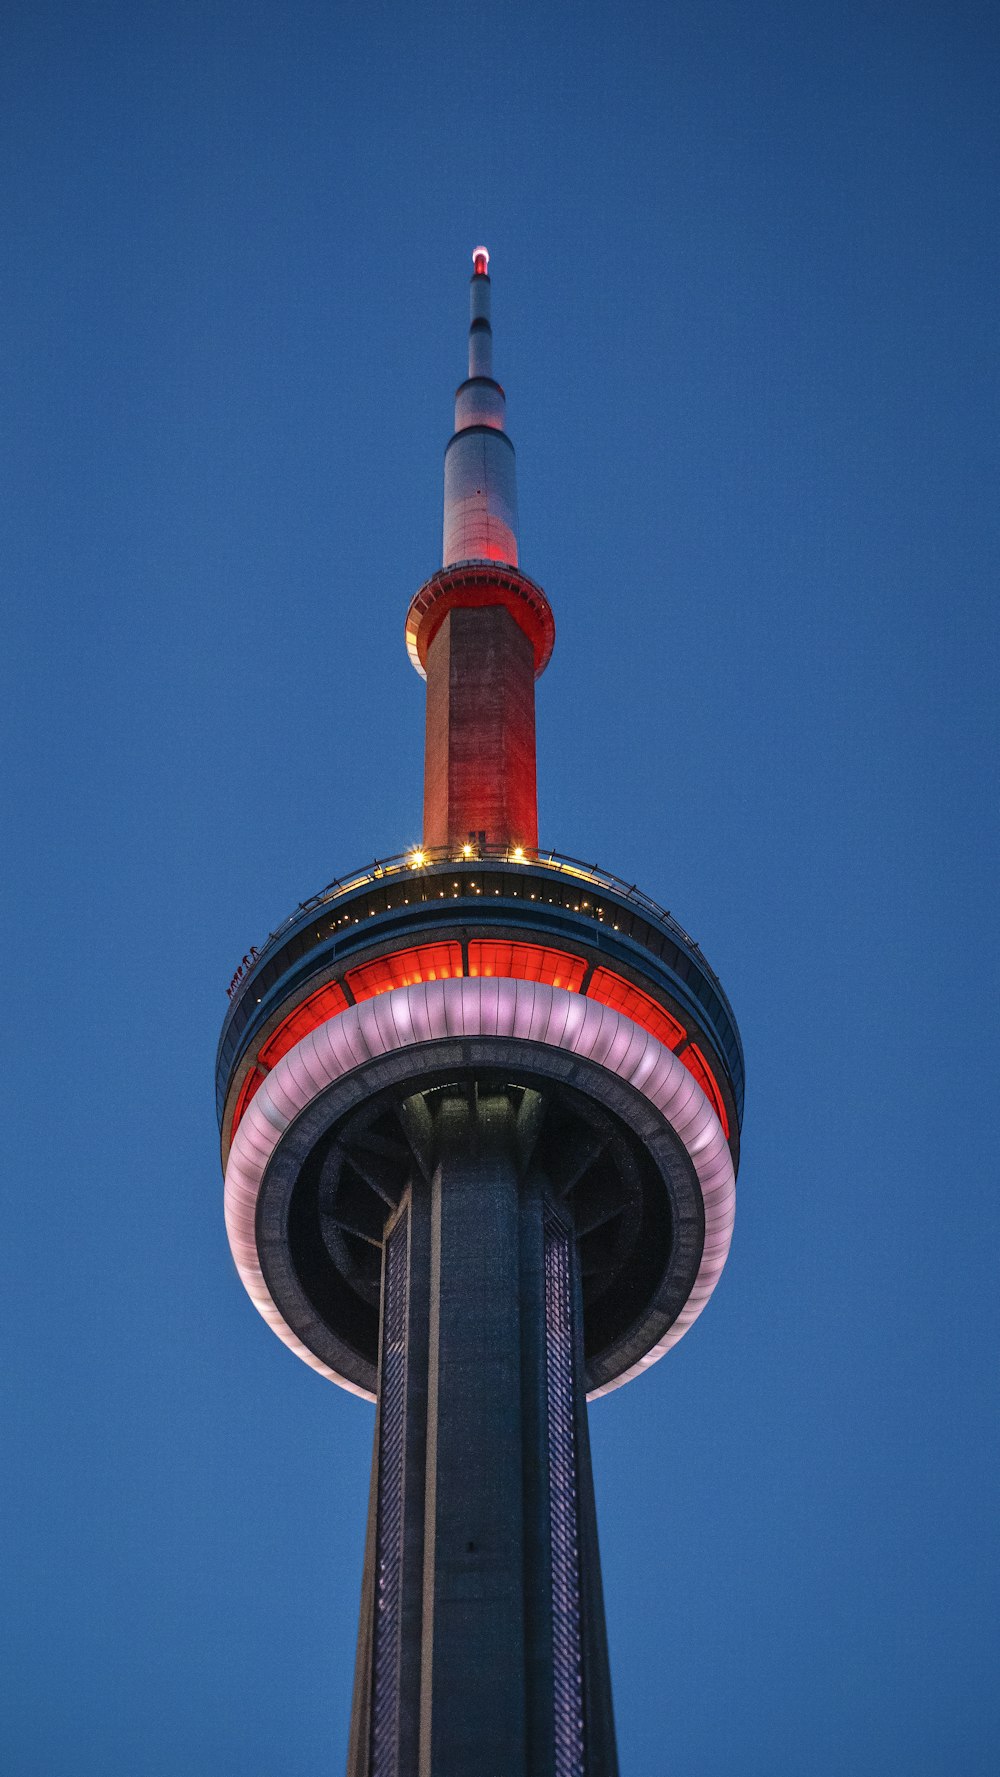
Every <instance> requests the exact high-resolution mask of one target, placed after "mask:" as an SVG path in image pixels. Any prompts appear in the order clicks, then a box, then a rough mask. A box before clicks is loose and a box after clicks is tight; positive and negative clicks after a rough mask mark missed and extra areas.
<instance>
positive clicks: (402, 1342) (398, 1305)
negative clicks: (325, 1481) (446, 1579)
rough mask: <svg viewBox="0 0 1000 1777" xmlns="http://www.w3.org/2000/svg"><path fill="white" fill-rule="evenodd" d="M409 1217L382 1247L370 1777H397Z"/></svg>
mask: <svg viewBox="0 0 1000 1777" xmlns="http://www.w3.org/2000/svg"><path fill="white" fill-rule="evenodd" d="M408 1223H409V1215H408V1214H407V1215H403V1216H401V1217H400V1219H399V1221H398V1222H397V1223H396V1226H395V1228H394V1229H393V1231H392V1233H391V1234H390V1236H389V1238H388V1240H387V1241H386V1248H385V1286H384V1297H383V1305H382V1377H381V1386H380V1391H379V1444H378V1518H377V1523H376V1531H375V1622H374V1625H373V1634H372V1715H371V1761H370V1769H371V1777H399V1662H400V1637H401V1627H402V1624H401V1606H402V1577H403V1576H402V1556H403V1456H404V1448H405V1423H406V1296H407V1271H408V1264H407V1244H408Z"/></svg>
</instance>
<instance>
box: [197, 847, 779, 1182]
mask: <svg viewBox="0 0 1000 1777" xmlns="http://www.w3.org/2000/svg"><path fill="white" fill-rule="evenodd" d="M483 937H490V938H492V939H494V941H503V940H504V939H506V940H507V941H508V942H509V943H510V944H512V945H513V944H519V943H520V944H522V945H525V944H527V945H531V944H532V943H534V944H535V945H537V946H540V947H541V948H543V949H545V950H546V951H548V950H549V949H550V947H552V946H556V947H558V949H559V951H560V952H561V953H562V955H561V956H560V957H557V956H556V955H555V953H554V952H553V953H552V954H551V955H549V956H548V957H547V959H546V960H544V961H541V960H539V961H537V963H536V959H535V958H533V957H532V958H528V959H527V960H525V959H523V958H518V959H515V958H509V959H505V960H507V961H508V962H510V963H513V962H520V963H521V964H522V966H527V965H528V964H530V966H531V967H532V968H534V967H536V966H537V967H538V968H540V969H541V970H542V971H543V972H542V973H540V974H537V973H536V974H533V975H532V976H530V977H527V978H533V979H538V980H548V981H551V983H552V984H553V985H555V986H566V987H570V986H571V984H572V987H573V990H575V991H577V992H584V993H587V992H590V991H591V990H593V989H594V988H595V986H596V988H597V990H598V991H597V994H595V995H594V997H600V995H601V993H602V992H604V991H606V992H608V993H611V992H613V991H615V989H614V988H613V986H612V985H610V984H608V983H606V982H604V981H603V980H602V979H601V972H602V971H604V972H610V973H612V974H614V975H617V976H618V977H619V978H620V980H621V981H622V983H623V984H624V985H625V986H633V987H637V988H639V989H640V990H641V991H644V992H645V993H646V994H647V995H649V996H650V997H651V998H652V999H653V1001H654V1002H655V1004H657V1005H660V1006H662V1008H663V1010H664V1011H666V1012H667V1013H668V1014H670V1016H671V1017H672V1018H673V1019H675V1020H676V1021H678V1022H680V1023H681V1024H682V1025H683V1028H684V1033H685V1035H686V1036H688V1038H689V1041H691V1040H694V1039H695V1038H696V1039H697V1043H698V1045H699V1046H701V1045H704V1046H705V1049H707V1052H708V1053H707V1059H708V1061H709V1064H710V1065H711V1067H712V1073H713V1076H714V1078H715V1080H716V1082H717V1084H718V1086H719V1087H720V1089H721V1098H722V1101H723V1105H724V1107H725V1112H726V1116H725V1125H724V1126H725V1128H726V1134H727V1138H728V1140H729V1144H730V1149H731V1151H732V1154H733V1161H734V1164H737V1165H738V1162H739V1135H740V1126H741V1124H742V1120H743V1095H744V1063H743V1045H742V1042H741V1039H740V1034H739V1029H738V1027H737V1023H736V1016H735V1013H734V1012H733V1009H732V1006H731V1005H730V1003H729V1000H728V998H727V997H726V993H725V990H724V989H723V987H722V984H721V982H720V981H719V978H718V976H717V975H716V974H715V972H714V970H713V969H712V968H711V966H710V965H709V963H708V961H707V959H706V958H705V956H704V955H703V953H702V951H701V949H700V947H699V945H698V944H697V942H696V941H695V939H694V938H692V937H691V935H690V934H689V933H688V932H686V931H685V930H684V928H683V926H681V925H680V924H679V923H678V921H677V920H676V919H675V918H674V917H673V915H672V914H670V913H669V912H667V910H666V909H665V908H663V907H660V906H659V905H658V904H657V903H656V902H655V901H653V900H652V899H651V898H650V897H649V896H648V895H645V894H643V893H642V891H641V890H640V889H638V888H637V887H636V885H635V884H634V883H626V882H624V881H623V880H622V879H621V878H619V877H616V876H614V875H613V874H612V873H611V872H609V871H607V870H603V869H601V868H600V867H599V866H598V865H596V864H587V863H585V862H583V861H582V860H581V859H579V858H573V857H568V856H565V855H563V854H562V853H559V852H555V851H539V852H535V853H532V854H531V855H530V856H529V855H526V854H525V853H524V851H523V849H522V848H521V847H511V846H507V847H502V848H500V847H497V848H493V849H488V848H484V847H475V848H473V847H470V846H463V847H461V848H459V849H458V850H457V851H455V850H454V849H449V848H440V849H439V850H437V851H424V850H421V851H413V850H410V851H408V852H401V853H399V854H397V855H395V856H393V857H388V858H382V859H374V860H373V861H372V863H371V864H368V865H363V866H361V867H360V868H359V869H357V870H353V871H349V872H347V873H346V874H345V875H344V876H342V877H335V878H334V880H333V881H332V882H329V883H327V884H326V886H325V887H324V888H322V889H320V890H319V891H318V892H317V893H316V894H315V895H312V896H310V897H309V899H308V900H306V901H303V902H301V903H300V905H299V907H298V908H297V909H296V911H295V912H294V913H293V914H292V915H290V917H289V918H288V919H287V920H285V921H284V923H283V924H282V925H280V926H278V927H277V928H276V929H275V930H274V931H273V932H272V933H271V934H270V936H269V937H268V938H267V939H266V940H265V942H264V944H263V945H262V946H261V948H260V949H259V950H258V949H257V948H256V947H254V948H253V950H252V953H248V956H247V957H246V958H245V959H244V965H241V967H240V969H238V970H237V973H236V975H235V976H234V977H233V981H232V983H231V985H230V988H229V994H230V1006H229V1010H228V1013H227V1015H226V1018H225V1021H224V1023H223V1027H222V1033H221V1036H220V1039H219V1047H218V1053H217V1056H216V1108H217V1114H218V1119H219V1129H220V1133H221V1136H222V1151H223V1164H224V1163H225V1160H226V1158H227V1157H228V1152H229V1146H230V1143H231V1140H232V1134H233V1129H234V1122H236V1123H238V1121H239V1114H241V1113H242V1111H243V1110H245V1108H246V1105H247V1104H248V1103H249V1100H250V1097H252V1096H253V1093H252V1089H250V1090H248V1086H247V1082H248V1081H249V1082H250V1088H252V1086H253V1076H254V1074H255V1072H256V1073H257V1074H258V1075H259V1079H262V1078H263V1077H264V1076H265V1075H266V1073H267V1072H268V1071H269V1070H270V1068H271V1067H273V1066H274V1064H275V1062H276V1061H277V1060H278V1059H280V1055H281V1054H282V1053H284V1049H283V1047H282V1038H281V1036H280V1035H279V1036H278V1041H277V1042H275V1035H276V1033H278V1032H279V1031H280V1029H281V1026H282V1025H283V1023H284V1020H285V1018H286V1017H287V1015H288V1012H289V1009H290V1007H295V1006H299V1005H301V1004H302V1002H304V1001H308V1000H309V999H310V998H311V997H312V995H313V994H314V993H315V992H316V991H317V990H319V989H322V988H324V987H339V989H340V992H341V994H342V996H343V997H342V999H341V1000H340V1001H339V1003H338V1001H337V999H336V995H335V994H331V995H330V996H329V997H328V999H327V1000H326V1001H325V1002H322V1003H317V1005H316V1007H315V1011H316V1013H317V1014H318V1015H317V1016H316V1018H315V1023H319V1022H321V1021H322V1019H323V1018H324V1017H330V1016H333V1015H335V1014H336V1011H338V1010H343V1008H344V1007H345V1006H347V1005H350V1004H352V1003H354V1002H355V1001H356V1000H357V999H359V998H361V999H364V998H367V997H368V996H369V994H370V993H371V992H377V991H381V990H384V988H387V987H391V986H402V985H406V984H408V983H409V982H411V981H419V980H425V979H426V980H434V979H450V978H454V977H460V976H469V975H471V974H473V973H475V974H477V975H478V974H486V973H489V974H491V975H498V974H502V973H504V970H503V969H501V968H499V967H498V966H497V959H496V958H493V959H488V958H486V959H484V958H483V957H482V956H481V955H479V954H475V953H474V954H473V955H471V956H470V954H469V950H468V946H469V944H470V942H471V943H474V942H475V941H476V939H477V938H479V939H482V938H483ZM438 941H443V942H444V943H445V944H446V945H451V946H457V951H456V950H455V949H454V948H453V949H451V950H450V951H446V952H444V953H442V954H440V955H437V956H434V955H425V956H423V957H421V956H417V955H407V956H406V957H405V959H404V958H403V957H400V953H401V952H408V951H410V950H411V949H419V948H421V947H426V946H427V945H428V944H429V943H433V942H438ZM392 957H399V958H400V960H399V963H398V966H397V967H395V968H393V967H392V966H391V965H390V966H388V967H387V969H386V971H385V973H384V975H383V977H382V978H381V987H379V986H376V985H375V984H374V983H375V981H376V980H377V979H378V977H377V976H376V975H372V974H369V975H368V976H367V977H364V976H362V975H361V974H359V973H357V972H359V971H362V970H364V969H365V968H366V966H367V965H369V964H370V963H372V962H374V961H376V960H377V959H379V958H385V959H386V962H387V964H388V963H389V959H390V958H392ZM561 963H562V964H563V966H560V964H561ZM581 963H582V964H583V968H582V969H581V968H580V964H581ZM595 975H596V976H597V980H596V983H595ZM352 977H353V980H352ZM621 997H622V995H621V992H620V991H619V994H618V998H619V999H621ZM603 1003H607V1004H614V1003H618V1002H617V1001H616V1000H612V999H605V1000H604V1001H603ZM327 1008H328V1009H327ZM622 1009H626V1010H627V1009H629V1008H628V1007H626V1006H625V1005H623V1006H622ZM636 1010H646V1011H647V1014H648V1015H649V1017H650V1020H651V1022H652V1021H653V1020H655V1012H653V1011H651V1010H650V1009H649V1008H641V1007H637V1006H635V1004H634V1003H633V1005H632V1009H631V1011H630V1015H631V1016H635V1012H636ZM308 1028H310V1024H309V1022H308V1017H306V1018H304V1019H300V1020H299V1021H298V1022H297V1024H296V1028H295V1032H294V1034H293V1033H292V1032H291V1031H289V1032H288V1033H287V1034H288V1035H289V1036H290V1037H291V1041H292V1042H295V1041H298V1039H299V1037H300V1036H302V1035H304V1034H305V1031H306V1030H307V1029H308ZM653 1034H654V1035H657V1036H660V1037H661V1040H665V1041H667V1043H668V1046H669V1047H671V1048H674V1047H676V1046H677V1043H678V1042H681V1041H682V1040H683V1039H682V1038H680V1037H677V1038H676V1039H675V1040H674V1041H671V1040H670V1039H671V1037H672V1036H673V1033H672V1032H671V1031H670V1029H669V1027H668V1026H663V1027H661V1028H654V1029H653ZM288 1046H289V1047H290V1046H291V1043H290V1042H289V1044H288ZM705 1049H703V1053H704V1052H705ZM682 1053H683V1051H682ZM259 1079H258V1082H257V1083H258V1084H259ZM238 1113H239V1114H238Z"/></svg>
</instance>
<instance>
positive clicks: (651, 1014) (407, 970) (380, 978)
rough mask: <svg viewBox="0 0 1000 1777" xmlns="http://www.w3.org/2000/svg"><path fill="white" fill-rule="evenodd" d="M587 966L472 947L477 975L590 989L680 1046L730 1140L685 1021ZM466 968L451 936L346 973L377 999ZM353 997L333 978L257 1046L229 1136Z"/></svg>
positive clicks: (563, 958)
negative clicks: (292, 1056)
mask: <svg viewBox="0 0 1000 1777" xmlns="http://www.w3.org/2000/svg"><path fill="white" fill-rule="evenodd" d="M498 880H499V879H495V878H493V877H492V876H484V877H482V878H480V880H479V884H478V892H479V893H482V894H485V895H489V894H490V893H491V892H493V893H498V892H500V891H499V888H498V886H497V883H498ZM470 886H471V885H470ZM587 967H588V965H587V962H586V959H585V958H584V957H582V956H574V955H572V954H571V953H570V952H568V951H565V950H558V949H556V948H554V947H550V946H548V945H541V944H520V943H517V942H514V941H510V940H505V939H487V938H476V939H472V940H470V942H469V946H468V973H469V975H470V977H472V978H476V977H479V976H483V977H487V978H489V977H493V976H499V977H507V978H513V979H514V980H516V981H538V982H541V983H544V984H545V985H546V986H549V987H561V988H565V989H566V990H567V991H568V992H569V993H580V992H583V991H585V993H586V997H587V998H588V999H592V1000H596V1001H597V1003H598V1004H599V1005H602V1006H608V1007H610V1008H611V1010H612V1011H615V1012H621V1013H623V1014H624V1016H625V1017H626V1018H630V1019H631V1020H632V1022H633V1023H634V1024H637V1025H639V1026H640V1028H641V1029H642V1030H647V1031H649V1033H650V1035H651V1036H654V1037H655V1038H656V1039H657V1041H658V1042H660V1043H662V1044H663V1046H664V1048H666V1049H671V1050H674V1051H675V1052H677V1056H678V1060H679V1061H681V1062H683V1064H684V1066H685V1067H686V1068H687V1071H688V1073H689V1074H691V1076H692V1078H693V1079H695V1080H696V1081H697V1083H698V1085H699V1086H700V1087H701V1089H702V1091H703V1092H704V1094H705V1096H706V1098H707V1099H708V1101H709V1104H710V1105H711V1106H712V1108H713V1110H714V1111H715V1114H716V1116H717V1117H718V1119H719V1122H720V1124H721V1125H722V1129H723V1133H724V1134H725V1136H726V1139H727V1141H728V1139H729V1118H728V1115H727V1113H726V1105H725V1100H724V1099H723V1096H722V1092H721V1090H720V1088H719V1085H718V1082H717V1080H716V1078H715V1075H714V1073H713V1072H712V1069H711V1067H710V1065H709V1063H708V1061H707V1059H706V1057H705V1055H704V1054H703V1052H702V1050H701V1049H700V1048H699V1047H698V1045H697V1044H696V1043H688V1044H687V1046H686V1047H685V1048H681V1045H682V1044H683V1043H684V1042H685V1039H686V1037H687V1031H686V1030H685V1028H684V1026H683V1025H682V1024H681V1023H679V1022H678V1020H677V1019H676V1018H674V1017H673V1016H672V1014H671V1013H670V1012H668V1011H667V1009H666V1007H665V1006H663V1005H661V1004H660V1002H659V1001H658V1000H655V999H653V997H652V996H651V995H650V994H648V993H644V992H643V991H642V989H641V988H639V987H634V986H633V985H632V983H631V982H629V981H625V980H624V979H623V978H622V976H620V975H617V974H615V972H614V970H612V969H607V968H602V967H598V968H595V969H594V972H593V975H592V976H591V978H590V980H589V981H588V982H587V986H586V989H585V990H584V985H583V984H584V981H585V980H586V976H587ZM464 973H465V971H464V969H463V963H462V947H461V945H460V944H458V943H456V942H454V941H451V940H448V941H440V942H438V943H435V944H419V945H414V946H412V947H410V948H409V949H406V950H395V951H390V952H389V954H388V955H386V956H380V957H378V958H376V959H375V960H374V961H373V962H369V963H361V964H359V965H358V966H357V967H356V968H354V969H349V970H348V971H347V974H346V976H345V977H344V979H345V981H346V984H347V987H348V989H349V991H350V993H351V994H352V995H353V997H354V999H355V1000H356V1001H358V1000H367V999H373V998H374V997H375V995H376V994H380V993H388V992H390V990H391V989H392V988H394V987H413V986H415V985H417V984H418V983H419V982H422V981H448V980H451V979H453V978H458V977H461V976H462V975H463V974H464ZM348 1003H349V1002H348V997H347V994H345V992H344V990H343V988H342V987H341V986H340V985H339V984H338V983H337V982H335V981H331V982H328V983H327V984H326V985H325V986H324V987H321V988H319V989H318V990H317V991H316V992H315V993H312V994H310V995H309V997H308V999H305V1000H303V1001H302V1003H301V1005H298V1006H296V1007H295V1009H294V1011H292V1012H291V1013H289V1015H288V1017H287V1018H285V1019H284V1020H283V1021H282V1023H281V1024H279V1025H278V1027H277V1029H276V1030H275V1031H272V1033H271V1035H270V1036H269V1037H268V1038H267V1040H266V1042H264V1043H263V1044H262V1045H261V1048H260V1050H259V1051H258V1054H257V1057H256V1061H257V1063H259V1065H256V1066H254V1067H253V1068H251V1071H250V1072H249V1073H248V1075H247V1077H246V1079H245V1080H244V1082H243V1085H242V1087H241V1088H240V1093H239V1097H238V1098H237V1101H236V1106H235V1109H234V1112H233V1121H232V1131H231V1133H232V1135H235V1133H236V1130H237V1129H238V1127H239V1124H240V1122H241V1120H242V1118H243V1117H244V1115H245V1113H246V1109H247V1106H248V1105H249V1103H250V1101H251V1099H252V1098H253V1097H254V1094H255V1093H256V1092H257V1090H258V1088H259V1087H260V1086H261V1084H262V1083H263V1081H264V1080H265V1078H266V1077H267V1073H268V1072H269V1071H270V1069H271V1068H273V1067H274V1066H275V1065H276V1064H277V1062H278V1061H280V1060H281V1058H282V1056H283V1055H287V1053H288V1051H289V1050H290V1049H292V1048H294V1046H295V1044H296V1043H298V1042H300V1041H301V1039H302V1038H303V1037H304V1036H306V1035H307V1034H308V1032H309V1031H311V1030H315V1029H316V1028H317V1026H318V1025H320V1024H325V1023H326V1022H327V1020H328V1019H331V1018H336V1017H337V1016H338V1015H339V1014H340V1013H341V1012H343V1011H345V1010H346V1008H347V1005H348Z"/></svg>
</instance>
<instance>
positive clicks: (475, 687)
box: [424, 605, 538, 850]
mask: <svg viewBox="0 0 1000 1777" xmlns="http://www.w3.org/2000/svg"><path fill="white" fill-rule="evenodd" d="M470 839H471V840H472V842H473V843H474V844H475V843H483V844H486V845H493V846H507V845H523V846H524V847H525V849H526V850H534V849H535V848H536V847H537V845H538V798H537V788H536V769H535V661H534V649H533V648H532V644H531V642H530V641H529V639H528V637H527V636H526V635H525V634H524V632H523V630H521V629H520V628H519V627H518V625H517V624H516V623H515V621H514V619H513V617H512V616H511V615H510V613H509V611H506V610H504V608H503V606H502V605H483V606H479V607H476V608H472V609H462V608H458V609H456V610H452V611H449V613H448V615H447V616H446V617H445V619H444V622H443V623H442V624H441V627H440V629H439V630H438V632H437V634H436V636H435V637H434V640H433V641H432V642H431V645H430V647H429V649H428V651H427V727H426V742H425V753H424V844H425V845H426V846H429V847H430V846H461V845H464V844H465V843H466V842H467V841H468V840H470Z"/></svg>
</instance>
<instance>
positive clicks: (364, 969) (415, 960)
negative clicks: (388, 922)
mask: <svg viewBox="0 0 1000 1777" xmlns="http://www.w3.org/2000/svg"><path fill="white" fill-rule="evenodd" d="M461 973H462V947H461V945H460V944H418V945H416V946H415V947H414V948H413V949H412V950H394V951H393V952H392V953H391V954H390V955H389V956H380V957H379V958H378V960H377V962H373V963H362V964H361V965H360V966H359V967H358V968H356V969H348V971H347V975H346V977H345V979H346V981H347V985H348V987H349V988H350V990H351V992H352V993H353V995H354V998H355V999H356V1000H370V999H373V998H374V996H375V995H376V994H377V993H388V992H389V990H390V988H393V987H415V986H416V985H417V983H418V982H420V981H450V980H451V979H452V977H453V976H456V975H461Z"/></svg>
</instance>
